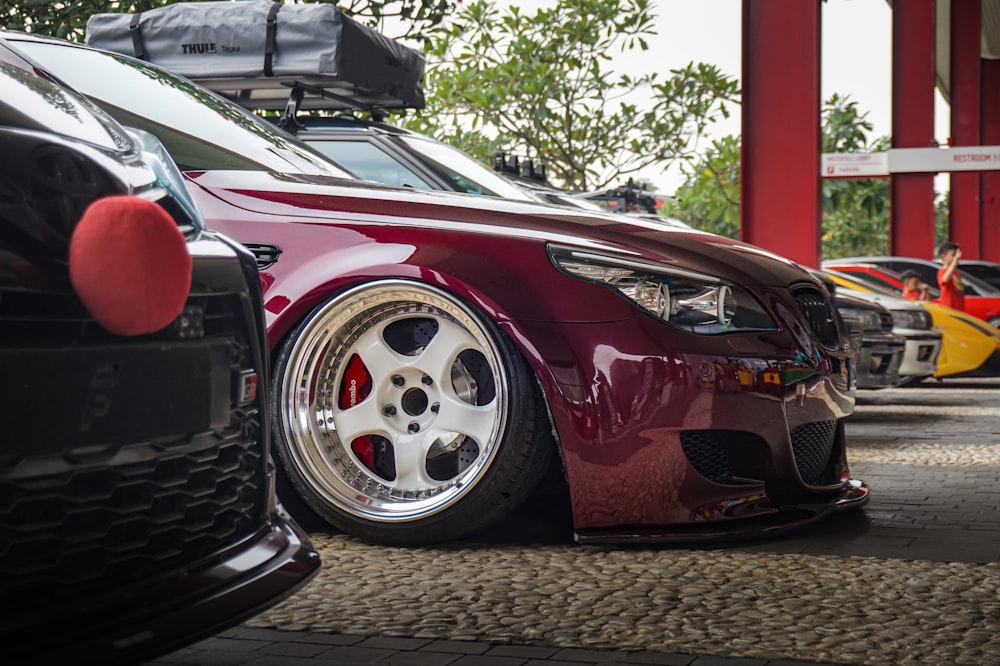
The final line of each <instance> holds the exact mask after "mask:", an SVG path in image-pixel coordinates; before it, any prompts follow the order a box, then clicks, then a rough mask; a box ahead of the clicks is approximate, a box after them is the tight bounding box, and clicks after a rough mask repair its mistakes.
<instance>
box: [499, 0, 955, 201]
mask: <svg viewBox="0 0 1000 666" xmlns="http://www.w3.org/2000/svg"><path fill="white" fill-rule="evenodd" d="M496 1H497V5H498V6H501V7H502V6H504V5H518V6H519V7H521V8H522V9H524V10H527V9H530V8H533V7H539V6H543V5H550V4H551V3H552V1H553V0H496ZM651 5H652V7H653V12H654V13H655V15H656V16H657V20H656V32H657V35H656V36H655V37H653V38H651V39H650V40H649V47H650V50H649V51H647V52H642V51H638V50H637V51H634V52H631V53H624V54H616V55H615V56H614V58H613V60H612V63H613V64H612V66H613V67H614V69H615V71H619V72H625V71H628V72H631V73H647V72H649V71H651V70H650V69H649V67H650V63H656V67H657V69H658V71H660V72H662V73H661V77H666V76H668V75H669V70H671V69H676V68H680V67H683V66H684V65H686V64H687V63H689V62H691V61H696V62H706V63H710V64H714V65H716V66H717V67H718V68H719V69H720V70H721V71H722V72H723V73H724V74H727V75H729V76H733V77H736V78H739V77H740V76H741V64H740V59H741V50H742V45H741V42H742V6H743V2H742V0H651ZM821 11H822V14H821V25H822V36H821V40H822V42H821V43H822V55H821V58H822V60H821V62H822V69H821V72H820V83H821V89H822V97H823V99H827V98H828V97H829V96H830V95H831V94H833V93H835V92H836V93H839V94H840V95H842V96H844V95H847V96H849V97H850V99H851V100H853V101H855V102H857V103H858V110H859V111H860V112H861V113H867V114H868V120H869V121H870V122H871V123H872V125H873V130H872V133H871V135H870V137H869V138H875V137H878V136H882V135H888V134H890V133H891V124H892V122H891V112H892V108H891V78H892V10H891V9H890V8H889V5H888V4H887V3H886V0H826V1H825V2H823V4H822V8H821ZM733 111H734V112H733V113H732V115H731V117H730V118H729V119H728V120H726V121H725V122H719V123H716V124H715V125H713V126H712V127H711V129H710V130H709V132H708V134H707V135H706V137H705V138H703V139H702V140H701V141H700V142H699V147H701V148H702V149H703V148H704V147H706V146H708V145H710V142H711V139H712V138H717V137H721V136H725V135H727V134H739V133H740V114H739V108H738V107H737V108H736V109H734V110H733ZM935 117H936V130H935V139H937V141H938V143H940V144H942V145H945V144H946V143H947V137H948V135H949V124H950V115H949V113H948V106H947V104H945V103H944V101H943V100H942V99H941V98H940V96H938V103H937V106H936V110H935ZM640 175H641V176H642V177H645V178H648V179H650V180H652V181H653V183H655V184H656V186H657V188H658V189H660V190H662V191H664V192H667V193H671V192H673V191H674V190H675V189H676V187H677V186H678V185H680V184H681V183H682V182H683V178H682V175H681V173H680V170H679V169H678V168H677V167H674V168H671V169H668V170H664V169H663V168H652V169H647V170H645V171H643V172H642V173H641V174H640ZM939 189H940V188H939Z"/></svg>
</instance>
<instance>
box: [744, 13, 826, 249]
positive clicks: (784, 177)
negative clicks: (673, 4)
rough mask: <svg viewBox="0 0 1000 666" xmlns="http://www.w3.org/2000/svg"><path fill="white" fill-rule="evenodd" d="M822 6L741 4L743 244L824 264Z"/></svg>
mask: <svg viewBox="0 0 1000 666" xmlns="http://www.w3.org/2000/svg"><path fill="white" fill-rule="evenodd" d="M820 5H821V3H820V2H819V0H813V2H803V1H802V0H766V1H760V0H758V1H755V0H743V110H742V130H743V146H742V152H741V164H740V165H741V179H742V180H741V192H740V213H741V228H740V235H741V238H742V239H743V240H745V241H747V242H748V243H752V244H754V245H757V246H760V247H763V248H765V249H767V250H770V251H772V252H775V253H777V254H780V255H783V256H785V257H788V258H789V259H792V260H794V261H797V262H799V263H800V264H803V265H806V266H818V265H819V262H820V207H821V203H822V199H821V190H820V185H821V182H820V175H819V163H820V122H819V109H820V80H819V79H820Z"/></svg>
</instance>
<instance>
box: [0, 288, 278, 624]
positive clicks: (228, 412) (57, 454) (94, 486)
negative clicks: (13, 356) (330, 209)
mask: <svg viewBox="0 0 1000 666" xmlns="http://www.w3.org/2000/svg"><path fill="white" fill-rule="evenodd" d="M217 277H219V278H220V279H221V275H219V276H217ZM241 279H242V278H241ZM250 312H251V309H250V305H249V304H248V303H247V302H246V298H245V294H243V295H241V294H238V293H237V294H234V293H200V294H193V295H192V296H191V297H190V298H189V300H188V302H187V306H186V309H185V313H184V314H182V315H181V316H180V317H178V321H176V322H175V323H174V324H173V325H171V326H168V327H167V328H165V329H164V330H163V331H160V332H158V333H155V334H152V335H146V336H136V337H135V338H122V337H118V336H115V335H113V334H111V333H108V332H107V331H105V330H104V329H103V328H101V327H100V325H98V324H97V323H96V322H94V321H93V320H92V319H91V318H90V317H89V316H88V315H87V313H86V311H85V310H84V309H83V308H82V306H80V305H79V302H78V301H77V300H76V298H75V296H73V295H72V294H58V293H41V294H40V293H38V292H35V293H32V294H22V293H18V292H12V291H3V290H0V347H6V349H7V350H8V354H10V353H12V352H11V351H10V350H17V349H19V348H24V349H29V350H32V351H33V352H37V351H39V350H40V351H44V350H47V349H51V350H59V349H69V350H83V353H84V354H86V353H91V352H90V351H89V350H97V349H106V348H112V349H114V348H119V349H123V350H128V349H132V348H137V347H142V348H149V347H154V348H157V349H163V350H168V351H169V350H175V349H176V350H180V351H183V350H184V349H187V348H190V347H191V346H192V345H194V346H197V347H199V348H201V349H212V350H221V352H222V353H221V354H216V355H214V356H212V357H211V358H213V359H214V360H213V361H212V362H213V363H214V364H215V365H213V366H212V377H214V378H216V379H213V382H214V384H213V385H219V386H221V387H223V393H222V394H221V396H220V395H219V394H213V401H214V402H213V405H216V404H217V405H219V407H218V408H216V407H214V406H213V408H212V410H211V411H210V413H209V410H207V409H206V410H205V411H204V412H199V414H200V416H198V418H199V419H202V421H192V422H198V423H202V422H204V423H205V425H199V426H197V427H196V428H195V427H194V426H192V428H195V429H193V430H182V429H181V427H179V426H177V425H176V422H175V421H176V419H175V417H170V418H166V417H163V416H162V414H163V413H164V410H172V409H173V408H175V407H176V405H175V404H169V405H168V404H158V403H157V402H156V401H155V400H150V401H149V403H148V405H144V406H143V409H148V410H149V415H148V416H146V417H144V416H143V415H142V414H134V413H131V412H130V414H133V415H132V416H130V417H129V418H128V420H127V423H126V422H124V421H123V424H125V425H127V426H128V427H129V428H133V430H132V431H128V430H127V429H126V431H127V432H140V431H142V432H143V433H144V434H143V435H141V436H132V437H127V436H126V437H125V438H123V439H120V440H115V441H108V440H99V441H87V440H86V439H85V438H84V437H83V436H81V437H80V441H77V440H75V439H74V440H72V441H71V442H69V443H67V444H66V446H65V447H63V446H61V445H60V446H58V447H55V446H53V444H52V441H51V438H49V439H48V440H46V439H45V438H44V437H43V435H41V434H39V435H38V436H37V439H32V437H31V434H30V432H31V430H30V428H28V427H27V426H26V425H25V424H23V423H20V421H16V420H15V421H14V422H15V423H18V424H20V425H21V426H23V427H20V428H19V430H20V432H21V434H20V436H18V437H14V438H12V437H11V436H10V433H8V437H7V438H6V439H5V440H4V444H3V447H2V448H0V602H2V603H4V604H5V607H7V608H16V609H17V610H18V612H23V613H25V614H29V613H32V612H36V613H46V612H47V613H50V614H51V613H53V612H55V611H54V609H56V608H58V606H59V605H60V604H62V603H68V602H71V601H72V600H73V599H86V600H88V603H91V602H92V601H93V600H94V599H96V598H107V597H113V596H114V595H116V594H120V593H122V591H123V590H124V589H125V588H126V587H127V586H128V585H130V584H135V583H139V582H142V583H143V584H145V583H146V582H149V581H152V580H156V579H158V578H162V577H166V576H170V575H173V574H176V572H178V571H183V570H185V569H190V568H195V567H198V566H205V565H207V564H210V563H212V562H214V561H215V558H217V557H218V555H219V554H220V553H222V552H223V551H225V550H227V549H230V548H232V547H235V546H236V545H238V544H239V543H240V542H242V541H243V540H245V539H246V538H248V537H250V536H251V535H252V534H254V533H256V532H257V531H258V530H260V529H261V528H262V527H263V526H264V524H265V522H266V520H267V519H268V513H267V503H268V492H269V490H268V488H269V482H268V476H267V475H268V461H267V459H266V458H267V451H266V446H267V443H266V439H265V436H266V433H265V432H264V431H262V429H261V426H260V424H261V419H262V414H263V412H262V408H261V403H260V400H261V398H262V396H257V397H254V398H251V399H249V400H246V401H245V400H244V399H242V398H241V397H239V396H237V395H236V394H235V392H232V393H233V397H232V398H229V397H227V395H228V394H229V393H230V391H228V390H225V389H226V388H227V387H229V386H230V383H231V380H230V379H229V377H239V376H240V373H241V372H245V371H247V370H256V371H261V368H259V367H257V366H258V365H259V364H260V362H261V361H260V354H259V349H258V351H257V352H255V351H254V350H255V349H256V348H257V345H256V344H255V341H254V340H251V339H249V338H248V337H247V336H248V335H254V334H255V333H254V331H255V329H254V328H253V323H252V322H253V320H252V319H251V314H250ZM182 320H183V321H182ZM32 331H33V334H30V332H32ZM14 353H16V352H14ZM53 353H55V352H53ZM67 353H69V352H67ZM94 353H96V352H94ZM77 358H80V357H77ZM83 358H85V357H83ZM168 358H172V357H170V356H168ZM199 358H200V357H199ZM156 379H157V377H150V378H149V382H150V383H151V386H153V384H152V383H153V382H155V381H156ZM8 380H10V379H9V378H8ZM233 383H234V382H233ZM182 386H183V384H182ZM150 394H151V395H160V394H159V393H157V392H156V391H153V390H151V391H150ZM0 408H2V406H0ZM220 409H221V412H219V410H220ZM154 410H155V411H154ZM166 413H169V414H172V413H173V412H172V411H167V412H166ZM206 414H208V416H206ZM6 416H7V418H8V419H11V418H15V415H10V414H8V415H6ZM154 416H156V417H159V418H153V417H154ZM209 417H210V424H209V421H205V419H208V418H209ZM53 418H54V419H56V420H59V423H63V421H65V420H66V419H70V418H71V416H70V415H67V414H53ZM150 422H155V423H167V424H168V425H167V426H166V427H160V428H158V429H156V431H155V434H152V435H150V434H148V433H145V430H143V428H146V430H148V429H149V428H148V425H144V424H148V423H150ZM136 424H138V425H136ZM44 427H45V426H44V425H40V426H39V428H40V429H41V428H44ZM171 428H174V430H171ZM50 430H51V431H56V430H59V429H58V428H56V427H55V426H53V427H52V428H51V429H46V431H45V433H46V436H47V435H48V434H50V432H49V431H50ZM40 442H45V444H44V445H43V446H39V444H40ZM84 442H85V443H84Z"/></svg>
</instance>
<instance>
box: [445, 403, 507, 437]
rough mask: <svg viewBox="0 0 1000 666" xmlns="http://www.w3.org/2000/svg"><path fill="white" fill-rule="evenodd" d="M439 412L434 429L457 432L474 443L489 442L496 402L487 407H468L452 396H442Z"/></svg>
mask: <svg viewBox="0 0 1000 666" xmlns="http://www.w3.org/2000/svg"><path fill="white" fill-rule="evenodd" d="M443 397H444V398H445V400H443V401H442V403H441V411H440V412H439V413H438V416H437V418H436V419H435V420H434V427H435V429H437V430H440V431H442V432H457V433H459V434H461V435H465V436H466V437H469V438H470V439H472V440H474V441H476V442H489V441H490V440H491V438H492V437H493V435H494V427H495V425H496V421H497V413H496V400H494V401H493V402H492V403H490V404H488V405H483V406H481V407H480V406H477V405H470V404H468V403H467V402H463V401H462V400H459V399H458V398H457V397H456V396H454V395H446V396H443Z"/></svg>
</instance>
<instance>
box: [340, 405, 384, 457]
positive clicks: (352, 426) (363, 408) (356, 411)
mask: <svg viewBox="0 0 1000 666" xmlns="http://www.w3.org/2000/svg"><path fill="white" fill-rule="evenodd" d="M380 423H382V415H381V414H379V411H378V405H377V404H376V401H375V400H372V399H371V397H369V398H368V399H367V400H364V401H362V402H360V403H358V404H357V405H355V406H353V407H351V408H350V409H345V410H343V411H339V412H337V413H336V415H335V416H334V424H335V425H336V427H337V435H338V437H340V441H341V442H343V443H344V446H350V444H351V442H353V441H354V440H355V439H357V438H358V437H361V436H362V435H370V434H373V433H377V432H378V430H377V429H376V426H377V425H378V424H380Z"/></svg>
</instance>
